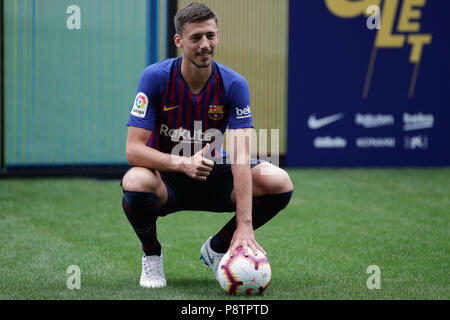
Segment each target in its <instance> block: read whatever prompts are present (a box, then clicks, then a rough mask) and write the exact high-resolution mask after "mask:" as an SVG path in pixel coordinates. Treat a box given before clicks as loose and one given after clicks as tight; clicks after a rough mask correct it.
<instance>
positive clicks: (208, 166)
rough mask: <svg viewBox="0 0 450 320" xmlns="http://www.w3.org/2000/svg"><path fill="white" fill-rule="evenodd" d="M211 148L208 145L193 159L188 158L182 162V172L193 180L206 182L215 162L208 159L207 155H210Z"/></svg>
mask: <svg viewBox="0 0 450 320" xmlns="http://www.w3.org/2000/svg"><path fill="white" fill-rule="evenodd" d="M209 148H210V145H209V143H208V144H206V146H205V147H204V148H203V149H202V150H200V151H199V152H197V153H196V154H194V155H193V156H192V157H189V158H186V160H184V161H183V162H182V166H181V170H182V172H184V173H185V174H186V175H187V176H188V177H190V178H192V179H195V180H200V181H206V179H207V178H208V176H209V174H210V173H211V170H212V168H213V167H214V161H212V160H211V159H208V158H206V155H208V153H209Z"/></svg>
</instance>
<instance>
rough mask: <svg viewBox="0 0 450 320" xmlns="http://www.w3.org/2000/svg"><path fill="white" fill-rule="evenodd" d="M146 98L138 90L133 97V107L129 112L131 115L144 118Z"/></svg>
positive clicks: (146, 104)
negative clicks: (134, 97)
mask: <svg viewBox="0 0 450 320" xmlns="http://www.w3.org/2000/svg"><path fill="white" fill-rule="evenodd" d="M147 106H148V98H147V95H146V94H145V93H143V92H139V93H138V94H137V95H136V99H134V104H133V109H131V114H132V115H133V116H136V117H139V118H144V117H145V114H146V113H147Z"/></svg>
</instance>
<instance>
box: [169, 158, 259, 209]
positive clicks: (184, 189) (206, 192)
mask: <svg viewBox="0 0 450 320" xmlns="http://www.w3.org/2000/svg"><path fill="white" fill-rule="evenodd" d="M259 163H260V162H257V163H255V164H252V165H251V167H254V166H256V165H258V164H259ZM161 178H162V180H163V182H164V183H165V185H166V188H167V190H168V199H167V211H166V212H165V214H169V213H173V212H177V211H183V210H193V211H212V212H233V211H235V210H236V205H235V204H234V203H233V202H232V201H231V194H232V192H233V187H234V179H233V174H232V172H231V165H229V164H216V165H215V166H214V168H213V170H212V171H211V174H210V175H209V176H208V179H207V180H206V181H197V180H194V179H191V178H189V177H187V176H186V175H185V174H183V173H177V172H161ZM165 214H164V215H165Z"/></svg>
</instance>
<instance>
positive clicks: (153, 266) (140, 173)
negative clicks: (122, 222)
mask: <svg viewBox="0 0 450 320" xmlns="http://www.w3.org/2000/svg"><path fill="white" fill-rule="evenodd" d="M122 188H123V191H124V195H123V199H122V207H123V210H124V212H125V214H126V216H127V218H128V221H129V222H130V224H131V225H132V227H133V229H134V231H135V232H136V235H137V236H138V238H139V240H141V243H142V250H143V251H144V257H143V259H142V274H141V281H140V284H141V286H143V287H163V286H165V285H166V279H165V276H164V272H163V266H162V254H161V245H160V244H159V242H158V238H157V235H156V220H157V218H158V216H159V211H160V208H161V206H162V205H164V204H165V203H166V202H167V189H166V187H165V185H164V183H163V182H162V180H161V176H160V175H159V173H158V172H157V171H152V170H149V169H146V168H138V167H135V168H132V169H130V170H129V171H128V172H127V173H126V174H125V176H124V177H123V179H122Z"/></svg>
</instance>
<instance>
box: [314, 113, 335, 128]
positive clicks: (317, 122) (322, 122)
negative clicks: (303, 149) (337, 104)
mask: <svg viewBox="0 0 450 320" xmlns="http://www.w3.org/2000/svg"><path fill="white" fill-rule="evenodd" d="M343 117H344V114H343V113H337V114H333V115H331V116H328V117H325V118H321V119H316V115H315V114H312V115H310V116H309V118H308V127H309V128H310V129H311V130H315V129H320V128H322V127H325V126H327V125H329V124H331V123H333V122H336V121H338V120H341V119H342V118H343Z"/></svg>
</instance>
